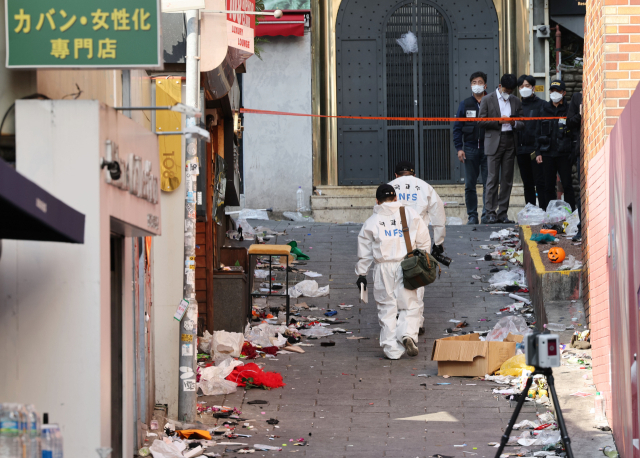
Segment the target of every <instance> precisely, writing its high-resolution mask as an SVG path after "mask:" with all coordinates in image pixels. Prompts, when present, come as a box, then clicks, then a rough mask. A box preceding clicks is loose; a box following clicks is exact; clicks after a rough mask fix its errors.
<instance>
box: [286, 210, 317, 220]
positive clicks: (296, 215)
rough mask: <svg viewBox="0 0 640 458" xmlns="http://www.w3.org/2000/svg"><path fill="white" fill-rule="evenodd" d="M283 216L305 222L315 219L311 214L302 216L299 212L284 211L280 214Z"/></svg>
mask: <svg viewBox="0 0 640 458" xmlns="http://www.w3.org/2000/svg"><path fill="white" fill-rule="evenodd" d="M282 216H284V217H285V218H289V219H290V220H291V221H301V222H307V223H313V222H315V220H314V219H313V218H312V217H311V216H304V215H303V214H302V213H300V212H284V213H283V214H282Z"/></svg>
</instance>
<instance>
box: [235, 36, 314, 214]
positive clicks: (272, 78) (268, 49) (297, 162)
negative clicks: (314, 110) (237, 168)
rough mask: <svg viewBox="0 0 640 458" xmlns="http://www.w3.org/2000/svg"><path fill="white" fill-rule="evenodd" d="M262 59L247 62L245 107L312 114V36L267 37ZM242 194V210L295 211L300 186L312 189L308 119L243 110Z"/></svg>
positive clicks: (311, 158) (307, 197) (308, 193)
mask: <svg viewBox="0 0 640 458" xmlns="http://www.w3.org/2000/svg"><path fill="white" fill-rule="evenodd" d="M261 47H262V48H263V49H264V51H263V52H262V53H261V55H262V59H263V60H260V59H258V58H257V57H255V56H253V57H251V58H250V59H249V60H248V61H247V73H246V74H245V75H243V94H242V96H243V105H244V107H245V108H253V109H258V110H270V111H286V112H293V113H311V35H310V33H309V31H308V30H306V31H305V35H304V37H269V42H268V43H264V44H261ZM244 119H245V130H244V137H243V139H244V194H245V199H246V207H247V208H269V207H272V208H273V209H274V210H275V211H290V210H294V211H295V209H296V191H297V190H298V186H302V189H303V190H304V193H305V198H306V201H307V205H309V206H310V205H311V204H310V199H311V191H312V188H313V176H312V173H313V157H312V154H313V150H312V126H311V118H306V117H304V118H303V117H293V116H270V115H269V116H268V115H259V114H245V115H244Z"/></svg>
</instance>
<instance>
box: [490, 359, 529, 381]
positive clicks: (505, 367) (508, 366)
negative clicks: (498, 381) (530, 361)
mask: <svg viewBox="0 0 640 458" xmlns="http://www.w3.org/2000/svg"><path fill="white" fill-rule="evenodd" d="M523 369H524V370H528V371H531V372H533V371H534V370H536V368H535V367H533V366H527V364H526V359H525V355H516V356H512V357H511V358H509V359H508V360H506V361H505V362H504V363H502V366H500V370H499V371H496V374H498V375H510V376H512V377H520V376H521V375H522V370H523Z"/></svg>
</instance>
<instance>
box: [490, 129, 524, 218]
mask: <svg viewBox="0 0 640 458" xmlns="http://www.w3.org/2000/svg"><path fill="white" fill-rule="evenodd" d="M513 137H514V136H513V134H502V135H500V143H499V144H498V149H497V150H496V152H495V153H494V154H492V155H487V169H488V173H487V187H486V191H487V192H486V194H487V197H486V198H485V203H486V206H487V217H489V216H495V217H497V219H499V220H503V219H506V218H507V211H508V210H509V199H510V198H511V188H512V187H513V168H514V162H515V156H516V144H515V140H514V138H513Z"/></svg>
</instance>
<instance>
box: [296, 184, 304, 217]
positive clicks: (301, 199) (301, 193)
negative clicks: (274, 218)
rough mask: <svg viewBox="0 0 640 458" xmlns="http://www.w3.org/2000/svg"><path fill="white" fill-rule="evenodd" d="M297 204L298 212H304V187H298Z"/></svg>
mask: <svg viewBox="0 0 640 458" xmlns="http://www.w3.org/2000/svg"><path fill="white" fill-rule="evenodd" d="M296 202H297V208H296V210H297V211H299V212H301V211H304V207H305V205H304V191H303V190H302V186H298V191H297V192H296Z"/></svg>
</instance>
